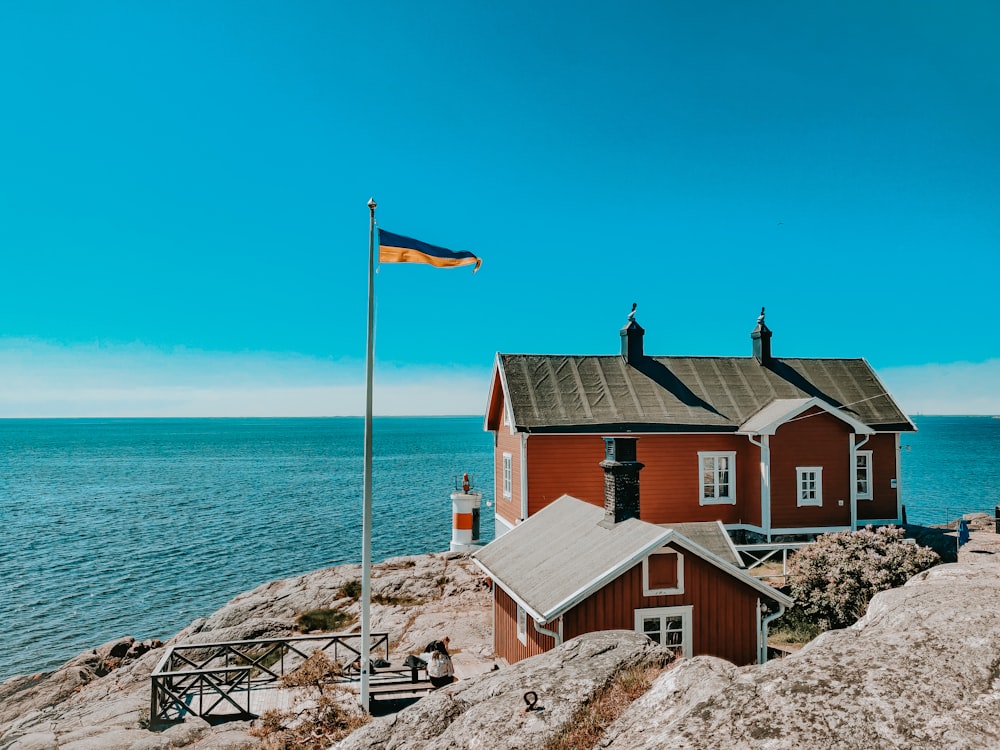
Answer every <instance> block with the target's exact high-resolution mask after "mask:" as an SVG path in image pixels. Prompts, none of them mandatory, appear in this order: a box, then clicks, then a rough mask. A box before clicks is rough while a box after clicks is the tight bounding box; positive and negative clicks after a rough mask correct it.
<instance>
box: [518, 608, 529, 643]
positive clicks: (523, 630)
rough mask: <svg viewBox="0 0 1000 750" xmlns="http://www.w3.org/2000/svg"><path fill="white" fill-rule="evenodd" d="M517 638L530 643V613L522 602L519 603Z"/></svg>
mask: <svg viewBox="0 0 1000 750" xmlns="http://www.w3.org/2000/svg"><path fill="white" fill-rule="evenodd" d="M517 640H519V641H520V642H521V643H524V644H527V643H528V613H527V612H525V611H524V607H522V606H521V605H520V604H518V605H517Z"/></svg>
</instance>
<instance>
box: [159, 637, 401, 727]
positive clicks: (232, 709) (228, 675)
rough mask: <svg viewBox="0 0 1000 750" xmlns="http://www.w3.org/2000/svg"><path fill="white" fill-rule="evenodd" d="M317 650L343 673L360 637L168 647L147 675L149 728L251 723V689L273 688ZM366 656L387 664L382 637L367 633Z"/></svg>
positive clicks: (354, 655)
mask: <svg viewBox="0 0 1000 750" xmlns="http://www.w3.org/2000/svg"><path fill="white" fill-rule="evenodd" d="M317 650H320V651H324V652H325V653H326V654H327V655H328V656H329V657H330V658H331V659H332V660H333V661H334V662H337V663H338V664H341V665H343V666H344V667H345V669H346V670H348V671H349V668H350V666H351V665H352V664H354V663H355V662H357V661H358V659H359V657H360V656H361V634H360V633H336V634H330V635H305V636H295V637H289V638H262V639H258V640H250V641H227V642H223V643H196V644H188V645H180V646H170V647H169V648H168V649H167V651H166V653H165V654H164V655H163V658H161V659H160V661H159V663H158V664H157V665H156V668H155V669H154V670H153V673H152V674H151V675H150V697H149V721H150V724H159V723H163V722H170V721H177V720H179V719H182V718H184V716H185V715H186V714H193V715H195V716H201V717H205V716H209V715H212V716H227V717H229V716H232V717H234V718H235V717H252V716H254V715H255V714H254V712H253V711H252V710H251V705H250V698H251V694H252V692H253V690H254V688H266V687H276V683H277V682H278V681H279V680H280V679H281V678H282V676H284V675H285V674H286V673H288V672H290V671H292V670H293V669H295V668H296V667H297V666H299V665H300V664H301V663H302V662H304V661H305V660H306V659H307V658H309V656H310V655H312V653H313V652H315V651H317ZM370 653H371V658H372V659H379V658H384V659H386V660H388V658H389V634H388V633H372V635H371V648H370ZM350 679H351V678H350V676H349V675H348V676H345V678H344V680H345V681H350Z"/></svg>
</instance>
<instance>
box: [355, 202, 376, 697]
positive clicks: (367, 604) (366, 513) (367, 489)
mask: <svg viewBox="0 0 1000 750" xmlns="http://www.w3.org/2000/svg"><path fill="white" fill-rule="evenodd" d="M375 206H376V203H375V199H374V198H369V199H368V210H369V211H370V212H371V219H370V222H369V225H368V359H367V373H366V383H365V387H366V399H367V400H366V403H365V480H364V482H365V483H364V506H363V507H364V510H363V513H362V519H361V535H362V541H361V663H360V664H359V665H358V666H359V667H360V668H361V708H362V709H363V710H365V711H367V710H368V709H369V705H368V677H369V675H368V667H369V664H370V654H371V600H372V581H371V570H372V383H373V378H372V370H374V365H375Z"/></svg>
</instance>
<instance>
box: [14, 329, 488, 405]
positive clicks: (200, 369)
mask: <svg viewBox="0 0 1000 750" xmlns="http://www.w3.org/2000/svg"><path fill="white" fill-rule="evenodd" d="M487 380H488V370H486V369H484V370H482V371H474V370H470V369H461V368H448V369H444V368H418V367H402V368H388V367H387V368H385V371H384V372H383V371H382V370H381V369H380V368H378V367H377V368H376V391H375V407H374V411H375V413H376V414H380V415H439V414H440V415H450V414H480V413H482V410H483V405H484V403H485V400H486V388H487ZM0 384H2V387H0V417H137V416H142V417H201V416H205V417H242V416H288V417H306V416H350V415H361V414H363V413H364V409H365V388H364V365H363V363H359V362H356V361H352V360H340V361H326V360H319V359H315V358H310V357H304V356H300V355H287V354H271V353H260V352H246V353H228V352H224V353H218V352H202V351H192V350H185V349H179V350H174V351H163V350H159V349H155V348H151V347H146V346H143V345H141V344H131V345H112V346H108V345H101V344H94V345H87V346H81V345H74V346H62V345H57V344H51V343H46V342H37V341H28V340H23V339H7V340H0Z"/></svg>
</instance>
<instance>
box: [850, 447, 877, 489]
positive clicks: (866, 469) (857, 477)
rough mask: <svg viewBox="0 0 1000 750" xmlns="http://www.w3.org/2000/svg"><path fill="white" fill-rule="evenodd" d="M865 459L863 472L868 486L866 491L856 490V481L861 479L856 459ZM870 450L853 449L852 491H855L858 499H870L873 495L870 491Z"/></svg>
mask: <svg viewBox="0 0 1000 750" xmlns="http://www.w3.org/2000/svg"><path fill="white" fill-rule="evenodd" d="M862 456H863V457H864V459H865V466H864V474H865V482H866V484H867V486H868V491H867V492H861V491H860V490H858V481H859V480H860V479H861V472H860V471H859V470H860V469H861V467H860V466H859V465H858V459H859V458H861V457H862ZM872 489H873V488H872V451H855V454H854V491H855V492H857V495H856V497H857V498H858V500H871V499H872V498H873V497H874V493H873V492H872Z"/></svg>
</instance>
